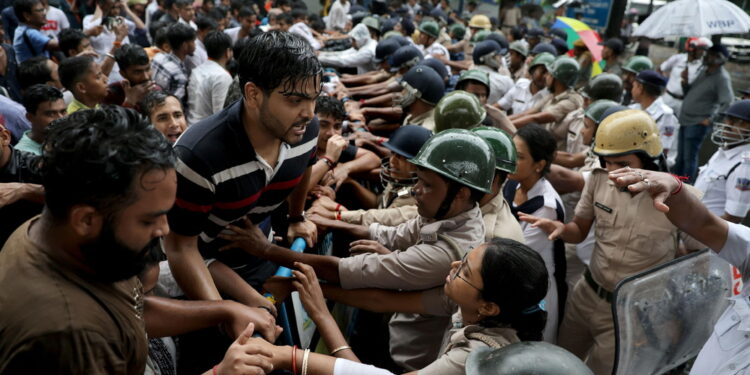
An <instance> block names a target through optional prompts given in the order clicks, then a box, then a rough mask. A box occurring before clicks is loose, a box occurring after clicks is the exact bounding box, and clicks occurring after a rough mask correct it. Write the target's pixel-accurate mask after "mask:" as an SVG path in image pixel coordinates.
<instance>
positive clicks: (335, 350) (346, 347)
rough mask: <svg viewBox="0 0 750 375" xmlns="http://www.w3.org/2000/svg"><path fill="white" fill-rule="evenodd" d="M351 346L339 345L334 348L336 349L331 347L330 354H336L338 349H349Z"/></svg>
mask: <svg viewBox="0 0 750 375" xmlns="http://www.w3.org/2000/svg"><path fill="white" fill-rule="evenodd" d="M351 348H352V347H351V346H349V345H344V346H339V347H338V348H336V349H333V350H332V351H331V355H336V353H338V352H340V351H342V350H346V349H351Z"/></svg>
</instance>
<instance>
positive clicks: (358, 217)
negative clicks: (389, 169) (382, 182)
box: [341, 184, 418, 227]
mask: <svg viewBox="0 0 750 375" xmlns="http://www.w3.org/2000/svg"><path fill="white" fill-rule="evenodd" d="M416 204H417V201H416V199H414V197H413V196H412V195H411V187H402V188H401V189H398V190H396V189H394V188H393V186H392V185H391V184H388V185H387V186H386V187H385V190H384V191H383V193H382V194H380V196H379V197H378V207H381V208H378V209H370V210H353V211H343V212H341V221H343V222H345V223H350V224H357V225H366V226H370V224H372V223H380V224H383V225H387V226H391V227H395V226H397V225H399V224H402V223H404V222H406V221H407V220H409V219H413V218H415V217H417V216H418V214H417V206H416Z"/></svg>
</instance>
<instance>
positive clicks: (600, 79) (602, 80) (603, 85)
mask: <svg viewBox="0 0 750 375" xmlns="http://www.w3.org/2000/svg"><path fill="white" fill-rule="evenodd" d="M623 87H624V85H623V82H622V79H621V78H620V77H618V76H617V75H615V74H612V73H600V74H597V75H596V77H594V78H592V79H591V80H590V81H589V82H588V84H587V85H586V87H584V89H583V92H582V93H581V95H583V99H584V103H585V101H587V100H588V101H589V102H593V101H596V100H600V99H607V100H613V101H616V102H618V103H619V102H620V99H621V98H622V93H623V90H624V88H623ZM586 104H587V103H586Z"/></svg>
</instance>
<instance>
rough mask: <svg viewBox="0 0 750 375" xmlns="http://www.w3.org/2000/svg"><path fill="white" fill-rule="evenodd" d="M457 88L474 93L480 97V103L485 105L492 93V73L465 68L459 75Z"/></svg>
mask: <svg viewBox="0 0 750 375" xmlns="http://www.w3.org/2000/svg"><path fill="white" fill-rule="evenodd" d="M456 90H463V91H466V92H469V93H472V94H474V96H476V97H477V99H479V103H480V104H482V105H485V104H487V98H488V97H489V95H490V75H489V73H487V72H483V71H481V70H478V69H469V70H465V71H463V72H461V75H460V76H459V77H458V81H457V82H456Z"/></svg>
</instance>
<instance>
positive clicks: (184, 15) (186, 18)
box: [174, 0, 198, 30]
mask: <svg viewBox="0 0 750 375" xmlns="http://www.w3.org/2000/svg"><path fill="white" fill-rule="evenodd" d="M174 7H175V8H176V9H177V13H178V14H179V15H180V17H179V19H178V20H177V22H179V23H184V24H186V25H188V26H190V27H192V28H193V30H198V26H197V25H196V24H195V21H194V20H195V9H193V2H192V1H191V0H175V2H174Z"/></svg>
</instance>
